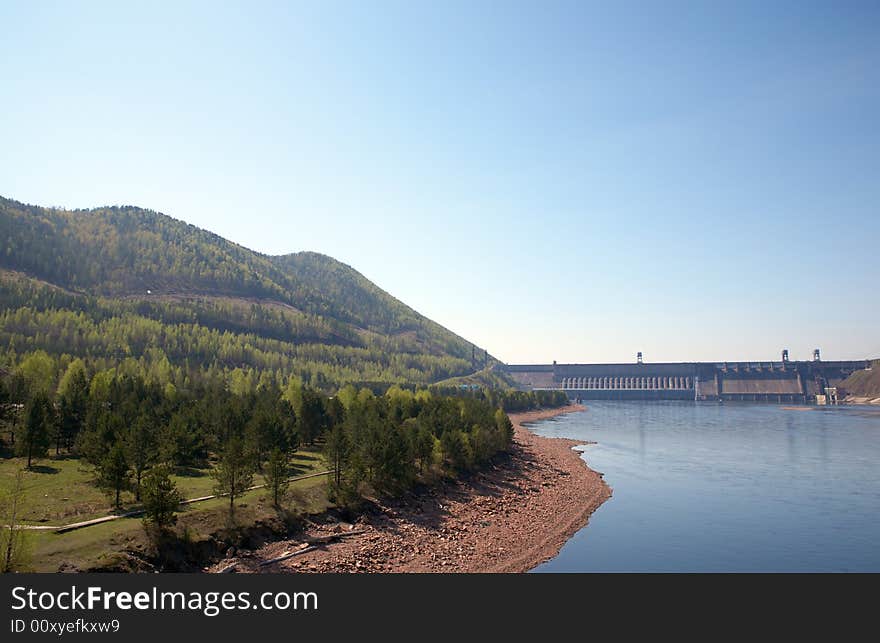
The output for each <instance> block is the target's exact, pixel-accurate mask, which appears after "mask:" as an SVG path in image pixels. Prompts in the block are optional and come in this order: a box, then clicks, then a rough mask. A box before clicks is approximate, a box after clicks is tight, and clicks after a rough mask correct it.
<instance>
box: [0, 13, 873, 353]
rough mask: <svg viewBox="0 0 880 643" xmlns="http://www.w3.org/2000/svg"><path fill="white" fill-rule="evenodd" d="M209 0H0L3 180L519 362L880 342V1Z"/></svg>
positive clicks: (859, 346) (849, 349) (37, 198)
mask: <svg viewBox="0 0 880 643" xmlns="http://www.w3.org/2000/svg"><path fill="white" fill-rule="evenodd" d="M220 4H221V3H186V2H174V3H160V2H156V3H149V4H148V6H141V5H147V3H140V4H138V5H135V4H134V3H116V2H112V3H99V2H86V3H74V2H59V3H50V2H4V3H2V4H0V24H3V25H4V28H3V38H2V39H0V79H2V80H0V104H2V108H0V109H2V111H0V114H2V119H0V140H2V141H3V154H0V194H2V195H4V196H8V197H11V198H15V199H18V200H21V201H25V202H28V203H36V204H40V205H59V206H65V207H92V206H98V205H105V204H135V205H140V206H144V207H149V208H153V209H155V210H159V211H161V212H164V213H166V214H169V215H171V216H173V217H176V218H179V219H183V220H185V221H188V222H190V223H193V224H195V225H198V226H200V227H204V228H207V229H209V230H212V231H214V232H217V233H218V234H221V235H223V236H224V237H227V238H229V239H232V240H234V241H236V242H238V243H241V244H242V245H245V246H247V247H250V248H253V249H255V250H259V251H261V252H266V253H271V254H280V253H286V252H292V251H297V250H306V249H307V250H315V251H319V252H323V253H326V254H329V255H331V256H334V257H336V258H338V259H340V260H342V261H344V262H346V263H348V264H350V265H352V266H354V267H355V268H357V269H358V270H360V271H361V272H362V273H363V274H364V275H366V276H367V277H368V278H370V279H372V280H373V281H375V282H376V283H377V284H379V285H380V286H381V287H383V288H385V289H386V290H388V291H389V292H390V293H392V294H393V295H395V296H396V297H398V298H400V299H402V300H403V301H405V302H406V303H408V304H410V305H411V306H413V307H414V308H416V309H417V310H419V311H420V312H423V313H424V314H426V315H428V316H429V317H431V318H433V319H435V320H437V321H439V322H440V323H442V324H444V325H446V326H447V327H449V328H451V329H453V330H454V331H456V332H458V333H459V334H461V335H463V336H465V337H467V338H468V339H470V340H471V341H473V342H475V343H476V344H477V345H479V346H481V347H486V348H488V349H489V351H490V352H491V353H493V354H494V355H496V356H498V357H499V358H501V359H503V360H505V361H508V362H532V361H538V362H546V361H550V360H553V359H557V360H559V361H561V362H565V361H569V362H572V361H631V360H634V356H635V353H636V351H638V350H641V351H643V352H644V354H645V358H646V359H647V360H649V361H666V360H671V361H685V360H704V359H705V360H723V359H730V360H733V359H770V358H776V357H778V355H779V351H780V350H781V349H782V348H789V349H790V350H791V353H792V358H804V359H806V358H808V357H809V356H810V352H811V350H812V349H813V348H814V347H821V348H822V351H823V356H824V357H826V358H827V359H831V358H861V357H865V356H868V355H871V356H880V332H878V328H880V327H878V322H877V320H878V319H880V297H878V296H877V287H878V277H880V269H878V262H877V257H878V253H877V249H878V241H880V207H878V204H880V5H878V4H877V3H847V2H827V3H822V4H820V3H815V4H814V3H808V2H791V3H787V2H773V3H767V2H757V3H748V2H731V3H716V2H704V3H670V2H662V3H661V2H658V3H651V2H638V3H632V4H626V3H622V2H621V3H617V2H615V3H597V4H592V3H588V2H572V3H553V2H531V3H514V2H500V1H498V2H488V3H474V2H462V3H455V2H442V3H441V2H434V3H426V2H416V3H414V2H400V3H384V2H383V3H378V2H376V3H373V2H369V3H368V2H350V3H333V4H331V3H323V2H322V3H314V4H311V5H309V4H295V3H259V2H248V3H240V4H237V5H230V6H220ZM725 5H726V6H725Z"/></svg>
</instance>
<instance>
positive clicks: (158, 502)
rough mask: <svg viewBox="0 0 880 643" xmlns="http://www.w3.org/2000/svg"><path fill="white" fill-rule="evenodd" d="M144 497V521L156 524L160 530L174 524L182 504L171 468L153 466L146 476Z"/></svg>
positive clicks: (143, 490)
mask: <svg viewBox="0 0 880 643" xmlns="http://www.w3.org/2000/svg"><path fill="white" fill-rule="evenodd" d="M142 495H143V499H144V522H145V523H147V524H154V525H156V527H158V528H159V529H160V530H162V529H165V528H167V527H168V526H170V525H173V524H174V523H175V522H176V520H177V516H176V515H175V514H176V512H177V507H178V505H179V504H180V492H179V491H178V490H177V485H175V484H174V481H173V480H172V479H171V474H170V469H169V468H168V467H167V466H164V465H159V466H156V467H153V468H152V469H150V470H149V471H148V472H147V475H146V476H145V477H144V484H143V489H142Z"/></svg>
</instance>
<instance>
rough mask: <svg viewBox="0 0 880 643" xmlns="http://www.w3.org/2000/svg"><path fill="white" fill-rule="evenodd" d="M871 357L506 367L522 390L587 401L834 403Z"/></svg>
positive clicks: (815, 354)
mask: <svg viewBox="0 0 880 643" xmlns="http://www.w3.org/2000/svg"><path fill="white" fill-rule="evenodd" d="M870 368H871V361H870V360H850V361H834V362H826V361H823V360H822V359H820V355H819V350H818V349H817V350H815V351H814V352H813V360H812V361H791V360H789V359H788V351H787V350H786V351H783V352H782V359H781V360H780V361H767V362H666V363H648V362H644V361H643V360H642V354H641V353H639V354H638V356H637V358H636V361H635V362H632V363H630V364H557V363H556V362H553V363H552V364H511V365H507V366H506V368H505V370H506V372H507V373H508V375H509V376H510V377H511V378H512V379H513V380H514V381H515V382H516V383H517V384H518V385H519V386H520V388H522V389H525V390H535V389H561V390H564V391H567V392H569V395H570V396H571V397H574V398H580V399H587V400H697V401H701V400H702V401H726V400H729V401H754V402H788V403H801V404H804V403H816V402H819V403H826V401H827V402H828V403H835V402H836V396H837V385H838V384H840V382H842V381H843V380H844V379H846V378H847V377H848V376H849V375H851V374H852V373H853V372H855V371H857V370H864V369H870Z"/></svg>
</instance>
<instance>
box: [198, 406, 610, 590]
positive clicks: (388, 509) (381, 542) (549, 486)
mask: <svg viewBox="0 0 880 643" xmlns="http://www.w3.org/2000/svg"><path fill="white" fill-rule="evenodd" d="M585 410H586V408H585V407H584V406H581V405H577V404H569V405H567V406H563V407H558V408H549V409H537V410H533V411H527V412H523V413H510V414H508V415H509V417H510V420H511V422H512V423H513V428H514V438H513V446H512V448H511V451H510V454H509V456H507V457H506V458H504V460H502V461H499V462H498V463H497V464H495V465H494V466H491V467H490V468H488V469H486V470H483V471H479V472H476V473H474V474H472V475H471V476H469V477H467V478H464V479H461V480H457V481H447V482H444V483H442V484H440V485H438V486H436V487H426V488H424V489H422V490H420V492H419V493H410V494H407V496H405V497H403V498H400V499H397V500H388V501H382V502H379V501H376V502H375V503H374V506H373V507H372V508H371V509H370V510H369V511H366V512H364V513H363V514H362V515H360V516H359V517H358V518H357V520H356V521H355V522H354V523H353V524H350V523H344V522H340V521H339V520H338V519H336V520H334V519H329V520H328V521H327V522H322V523H321V524H315V523H312V525H311V526H310V527H309V528H308V529H307V531H306V533H304V534H301V535H300V534H298V535H297V537H296V538H287V539H284V540H280V541H275V542H271V543H268V544H266V545H264V546H263V547H260V548H259V549H256V550H252V551H238V552H236V555H234V556H232V557H229V558H227V559H225V560H222V561H219V562H218V563H216V564H214V565H211V566H210V567H209V568H207V569H206V570H205V571H208V572H223V571H233V570H234V571H236V572H244V573H248V572H251V573H253V572H257V573H259V572H263V573H265V572H269V573H272V572H274V573H279V572H282V573H284V572H287V573H291V572H323V573H340V572H343V573H344V572H368V573H375V572H392V573H396V572H404V573H412V572H416V573H418V572H440V573H485V572H490V573H499V572H500V573H523V572H527V571H529V570H531V569H534V568H535V567H537V566H538V565H540V564H542V563H544V562H546V561H548V560H550V559H552V558H554V557H555V556H556V555H557V554H558V553H559V550H560V549H561V548H562V546H563V545H564V544H565V543H566V542H567V541H568V540H569V539H570V538H571V537H572V536H573V535H574V534H575V533H577V532H578V531H579V530H581V529H582V528H583V527H584V526H586V525H587V523H588V521H589V518H590V516H591V515H592V513H593V512H594V511H595V510H596V509H597V508H598V507H599V506H600V505H601V504H602V503H603V502H605V500H607V499H608V498H609V497H610V496H611V488H610V487H609V486H608V485H607V484H606V483H605V481H604V480H603V479H602V475H601V474H600V473H597V472H596V471H593V470H592V469H590V468H589V466H587V463H586V462H585V461H584V459H583V458H582V457H581V455H580V453H579V452H578V451H575V450H574V447H576V446H580V445H583V444H585V443H584V442H581V441H577V440H570V439H567V438H551V437H544V436H539V435H537V434H536V433H533V432H532V431H531V430H529V428H528V427H526V426H525V425H526V424H531V423H534V422H539V421H543V420H548V419H551V418H554V417H557V416H560V415H563V414H567V413H576V412H583V411H585ZM348 531H350V532H352V535H351V537H344V538H342V539H339V541H338V542H336V543H334V544H328V545H326V546H321V547H318V548H312V549H311V550H310V551H307V552H305V551H304V552H303V553H302V554H300V555H295V556H293V557H290V558H287V559H285V560H280V561H278V562H270V561H273V560H275V559H277V558H280V557H282V556H284V555H285V554H287V553H288V552H292V551H296V550H297V549H299V548H302V546H303V543H304V542H305V541H306V540H308V539H312V540H314V539H316V538H318V539H320V538H322V537H323V538H327V537H332V536H333V535H339V534H344V533H345V532H348Z"/></svg>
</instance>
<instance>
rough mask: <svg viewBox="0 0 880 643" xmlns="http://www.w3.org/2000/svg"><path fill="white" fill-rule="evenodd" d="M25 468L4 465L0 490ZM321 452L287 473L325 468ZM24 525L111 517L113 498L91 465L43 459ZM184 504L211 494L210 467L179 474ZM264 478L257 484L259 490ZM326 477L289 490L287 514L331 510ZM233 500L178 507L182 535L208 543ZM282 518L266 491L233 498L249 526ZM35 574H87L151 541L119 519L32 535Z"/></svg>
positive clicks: (19, 462)
mask: <svg viewBox="0 0 880 643" xmlns="http://www.w3.org/2000/svg"><path fill="white" fill-rule="evenodd" d="M24 464H25V461H24V459H22V458H6V459H0V490H3V491H8V490H10V489H11V488H12V486H13V483H14V479H15V473H16V471H17V470H18V469H20V468H22V467H23V466H24ZM326 468H327V465H326V462H325V460H324V457H323V455H322V454H321V453H320V451H318V450H315V449H302V450H300V451H298V452H297V453H296V454H294V456H293V458H292V462H291V468H290V475H291V476H299V475H306V474H309V473H316V472H319V471H324V470H326ZM24 476H25V477H24V484H25V497H24V514H23V516H24V519H25V520H24V522H26V523H29V524H49V525H61V524H66V523H70V522H76V521H79V520H87V519H89V518H97V517H100V516H105V515H107V514H109V513H112V511H113V508H112V499H111V498H109V497H108V496H106V495H105V494H104V493H103V492H102V491H101V490H99V489H98V488H97V487H96V486H95V485H94V482H93V479H94V475H93V471H92V467H91V466H90V465H88V464H86V463H85V462H83V461H81V460H79V459H76V458H68V457H61V458H46V459H42V460H40V461H39V462H37V463H36V465H35V466H34V468H33V470H32V471H25V473H24ZM174 479H175V482H176V483H177V486H178V488H179V489H180V491H181V495H182V496H183V497H184V498H194V497H199V496H206V495H211V494H212V493H213V486H214V480H213V478H212V477H211V475H210V471H209V470H207V469H191V470H187V471H183V472H181V475H176V476H174ZM263 482H264V480H263V477H262V476H261V475H260V474H256V475H255V476H254V484H262V483H263ZM325 488H326V478H325V477H323V476H319V477H315V478H308V479H306V480H301V481H298V482H293V483H291V485H290V488H289V491H288V495H287V498H286V500H285V502H284V503H282V508H283V509H286V510H288V511H291V512H294V513H315V512H319V511H322V510H324V509H326V508H327V506H328V502H327V497H326V491H325ZM123 503H127V504H126V508H127V509H131V508H132V507H133V506H135V505H134V495H133V494H130V493H126V494H123ZM228 508H229V500H228V499H226V498H216V499H213V500H206V501H204V502H200V503H197V504H194V505H187V506H185V507H182V508H181V511H180V513H179V518H178V529H179V530H184V529H185V530H187V531H188V533H190V534H191V536H192V537H193V538H196V539H198V538H201V537H205V536H207V535H209V534H211V533H214V532H216V531H217V530H218V529H222V528H223V527H224V526H226V525H227V524H228ZM276 516H277V509H275V508H274V507H272V505H271V498H270V497H269V494H268V492H267V491H266V490H265V489H255V490H253V491H249V492H247V493H246V494H244V495H243V496H242V497H241V498H240V499H237V500H236V510H235V523H236V524H237V525H239V526H245V527H246V526H248V525H252V524H254V523H256V522H258V521H265V520H269V519H272V518H274V517H276ZM27 538H28V540H29V543H30V549H31V557H30V558H31V560H30V564H29V565H28V568H29V569H30V570H33V571H43V572H51V571H57V570H58V568H59V566H60V565H61V564H62V563H69V564H71V565H75V566H76V567H78V568H80V569H83V568H88V567H91V566H95V565H100V564H101V563H102V562H105V561H107V560H111V559H112V558H113V557H115V556H118V555H119V554H118V552H120V551H122V550H126V549H132V550H137V549H144V548H145V547H146V545H147V540H146V537H145V535H144V529H143V525H142V523H141V520H140V518H122V519H119V520H114V521H112V522H108V523H103V524H99V525H95V526H92V527H85V528H83V529H78V530H75V531H71V532H67V533H64V534H56V533H54V532H52V531H33V532H29V533H28V536H27Z"/></svg>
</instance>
